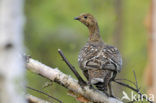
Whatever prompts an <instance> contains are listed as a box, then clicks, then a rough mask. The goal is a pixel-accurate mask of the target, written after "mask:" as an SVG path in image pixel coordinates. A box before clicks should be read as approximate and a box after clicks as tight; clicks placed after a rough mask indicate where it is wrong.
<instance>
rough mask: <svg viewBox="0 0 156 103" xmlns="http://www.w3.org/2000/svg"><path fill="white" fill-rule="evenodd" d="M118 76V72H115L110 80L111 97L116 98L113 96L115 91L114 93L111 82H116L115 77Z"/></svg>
mask: <svg viewBox="0 0 156 103" xmlns="http://www.w3.org/2000/svg"><path fill="white" fill-rule="evenodd" d="M116 75H117V72H116V71H115V72H113V77H112V78H111V79H110V81H109V83H108V88H109V94H110V97H114V98H115V96H114V95H113V91H112V86H111V82H112V81H114V79H115V77H116Z"/></svg>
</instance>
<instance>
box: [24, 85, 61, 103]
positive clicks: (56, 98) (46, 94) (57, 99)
mask: <svg viewBox="0 0 156 103" xmlns="http://www.w3.org/2000/svg"><path fill="white" fill-rule="evenodd" d="M26 88H28V89H30V90H33V91H36V92H39V93H41V94H44V95H46V96H48V97H49V98H52V99H54V100H55V101H57V102H59V103H63V102H62V101H61V100H59V99H57V98H55V97H53V96H51V95H49V94H47V93H45V92H42V91H40V90H37V89H34V88H32V87H29V86H26Z"/></svg>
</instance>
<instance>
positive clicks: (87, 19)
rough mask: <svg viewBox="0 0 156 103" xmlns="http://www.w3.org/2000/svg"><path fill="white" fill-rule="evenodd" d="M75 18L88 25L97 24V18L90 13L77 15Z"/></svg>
mask: <svg viewBox="0 0 156 103" xmlns="http://www.w3.org/2000/svg"><path fill="white" fill-rule="evenodd" d="M74 19H75V20H78V21H80V22H81V23H83V24H84V25H86V26H87V27H92V26H95V25H97V21H96V19H95V18H94V17H93V16H92V15H91V14H89V13H83V14H81V15H80V16H78V17H75V18H74Z"/></svg>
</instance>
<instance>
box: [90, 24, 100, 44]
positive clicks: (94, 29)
mask: <svg viewBox="0 0 156 103" xmlns="http://www.w3.org/2000/svg"><path fill="white" fill-rule="evenodd" d="M88 29H89V41H93V42H96V41H99V40H101V37H100V33H99V27H98V24H97V23H95V25H93V26H89V27H88Z"/></svg>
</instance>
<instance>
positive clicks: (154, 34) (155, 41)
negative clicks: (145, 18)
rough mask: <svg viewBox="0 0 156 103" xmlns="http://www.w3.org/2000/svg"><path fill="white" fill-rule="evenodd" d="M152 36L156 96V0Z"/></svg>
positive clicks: (155, 92) (155, 1) (155, 90)
mask: <svg viewBox="0 0 156 103" xmlns="http://www.w3.org/2000/svg"><path fill="white" fill-rule="evenodd" d="M152 4H153V11H152V12H153V15H152V38H153V54H154V55H153V69H154V70H153V82H154V83H153V89H154V94H155V96H156V0H153V3H152ZM155 100H156V99H155Z"/></svg>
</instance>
